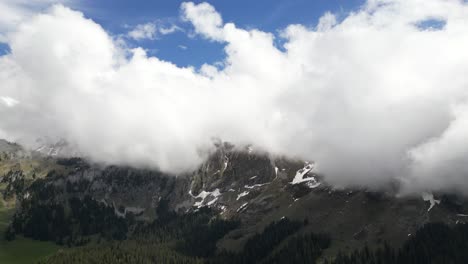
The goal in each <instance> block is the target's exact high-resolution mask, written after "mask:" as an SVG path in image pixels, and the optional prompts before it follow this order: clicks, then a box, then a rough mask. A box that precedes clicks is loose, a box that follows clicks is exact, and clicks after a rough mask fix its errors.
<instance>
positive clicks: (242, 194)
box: [236, 191, 249, 201]
mask: <svg viewBox="0 0 468 264" xmlns="http://www.w3.org/2000/svg"><path fill="white" fill-rule="evenodd" d="M248 194H249V192H247V191H244V192H242V193H240V194H239V195H237V199H236V201H239V199H240V198H242V197H244V196H246V195H248Z"/></svg>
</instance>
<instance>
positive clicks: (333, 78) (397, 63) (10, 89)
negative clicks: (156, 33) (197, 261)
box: [0, 0, 468, 193]
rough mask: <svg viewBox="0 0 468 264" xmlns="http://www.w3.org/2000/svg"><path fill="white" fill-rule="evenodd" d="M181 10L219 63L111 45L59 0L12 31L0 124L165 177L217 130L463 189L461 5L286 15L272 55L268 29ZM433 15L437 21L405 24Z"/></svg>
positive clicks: (195, 7) (373, 171)
mask: <svg viewBox="0 0 468 264" xmlns="http://www.w3.org/2000/svg"><path fill="white" fill-rule="evenodd" d="M181 9H182V14H183V18H184V19H185V20H186V21H189V22H190V23H191V24H192V25H193V26H194V29H195V32H196V33H197V34H200V35H202V36H204V37H205V38H207V39H209V40H211V41H218V42H222V43H225V45H226V46H225V52H226V57H225V60H224V63H223V65H224V67H222V68H218V67H215V66H214V65H208V64H206V65H204V66H203V67H202V68H201V69H200V70H199V71H196V70H194V69H193V68H180V67H177V66H176V65H174V64H172V63H170V62H165V61H162V60H160V59H158V58H157V57H148V56H147V55H146V54H145V52H144V51H143V50H142V49H134V50H131V51H129V50H125V49H124V48H121V47H119V46H118V45H117V44H116V43H115V42H114V41H113V38H112V36H109V35H108V34H107V33H106V32H105V31H104V30H103V29H102V28H101V27H100V26H99V25H98V24H96V23H95V22H93V21H91V20H89V19H86V18H84V17H83V15H82V14H81V13H79V12H76V11H72V10H70V9H68V8H66V7H63V6H60V5H58V6H54V7H53V8H52V9H50V10H49V11H48V12H46V13H44V14H41V15H37V16H35V17H33V18H32V19H30V20H29V21H27V22H24V23H22V24H21V25H20V26H18V27H16V28H15V30H14V31H13V33H12V34H11V35H10V36H9V38H8V44H9V45H10V47H11V54H7V55H4V56H3V57H0V83H2V85H1V86H0V96H1V97H2V98H11V99H13V100H15V101H18V102H19V103H18V104H17V105H15V106H14V107H3V108H2V107H1V105H0V120H2V121H1V122H0V131H3V133H5V134H6V135H8V136H9V137H10V139H20V140H22V141H23V142H34V139H36V138H37V137H45V136H49V137H60V138H65V139H67V140H68V141H69V142H71V143H72V144H74V145H76V146H78V148H79V149H80V151H82V152H83V153H84V154H85V155H87V156H89V157H90V158H92V159H94V160H96V161H102V162H111V163H126V164H132V165H137V166H153V167H158V168H160V169H162V170H164V171H170V172H175V173H179V172H183V171H187V170H190V169H193V168H195V167H196V166H197V165H198V164H199V163H200V162H201V161H202V160H203V159H204V158H205V155H206V153H207V151H209V150H210V149H211V147H212V142H211V141H212V138H222V139H224V140H226V141H231V142H233V143H235V144H238V145H242V144H248V143H253V144H255V145H256V146H258V148H261V149H264V150H267V151H269V152H271V153H274V154H285V155H290V156H295V157H300V158H303V159H306V160H314V161H316V162H317V163H318V165H319V168H320V170H321V171H322V172H323V173H324V174H325V175H326V178H327V180H328V181H330V182H331V183H334V184H336V185H340V186H349V185H365V186H371V187H377V186H382V185H384V184H386V183H388V182H392V181H399V182H401V183H402V184H403V189H404V190H405V191H421V190H436V191H458V192H464V193H467V192H466V190H468V165H467V164H468V152H467V151H466V149H468V136H466V135H468V114H466V113H467V109H468V105H467V103H466V99H467V91H468V90H467V86H468V78H467V77H466V72H465V69H466V68H468V51H467V50H466V47H467V46H468V35H467V34H466V32H467V30H468V6H467V4H466V3H464V2H462V1H455V0H451V1H444V0H424V1H422V0H369V1H368V2H367V3H366V4H365V5H364V6H363V7H362V8H361V9H360V10H358V11H356V12H353V13H351V14H349V15H347V16H346V17H344V18H343V19H342V20H341V21H337V19H336V17H335V16H334V15H333V14H330V13H326V14H324V16H323V17H322V18H321V19H320V20H319V22H318V23H317V26H316V27H314V28H307V27H305V26H302V25H290V26H288V27H287V28H286V29H284V30H283V32H282V34H281V37H282V38H284V41H285V44H284V51H282V50H280V49H278V48H277V47H276V46H275V44H274V39H275V36H274V35H273V34H271V33H268V32H262V31H260V30H255V29H253V30H246V29H242V28H238V27H237V26H236V25H235V24H233V23H223V20H222V18H221V15H220V14H219V13H218V12H217V11H216V10H215V9H214V7H213V6H211V5H210V4H207V3H202V4H194V3H184V4H182V6H181ZM434 19H435V20H440V21H443V22H444V26H443V27H442V28H440V29H433V28H421V27H420V26H418V25H421V23H422V22H425V21H428V20H434ZM71 29H73V32H74V34H69V32H70V30H71ZM129 52H130V53H131V56H130V57H129V56H127V55H128V53H129ZM193 56H196V54H193Z"/></svg>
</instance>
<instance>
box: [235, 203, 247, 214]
mask: <svg viewBox="0 0 468 264" xmlns="http://www.w3.org/2000/svg"><path fill="white" fill-rule="evenodd" d="M248 204H249V203H244V204H242V205H241V206H240V207H239V209H237V212H240V211H242V210H244V209H245V208H246V207H247V205H248Z"/></svg>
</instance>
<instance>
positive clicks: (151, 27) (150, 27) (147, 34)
mask: <svg viewBox="0 0 468 264" xmlns="http://www.w3.org/2000/svg"><path fill="white" fill-rule="evenodd" d="M128 36H129V37H130V38H132V39H134V40H142V39H155V38H156V24H155V23H146V24H139V25H137V26H136V27H135V28H134V29H132V30H131V31H130V32H128Z"/></svg>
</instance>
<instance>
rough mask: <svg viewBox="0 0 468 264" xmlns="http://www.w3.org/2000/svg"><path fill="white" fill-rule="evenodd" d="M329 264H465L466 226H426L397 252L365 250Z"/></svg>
mask: <svg viewBox="0 0 468 264" xmlns="http://www.w3.org/2000/svg"><path fill="white" fill-rule="evenodd" d="M329 263H333V264H373V263H375V264H406V263H408V264H409V263H411V264H446V263H450V264H455V263H457V264H458V263H460V264H462V263H468V224H459V225H456V226H454V227H449V226H447V225H445V224H441V223H431V224H426V225H425V226H424V227H423V228H421V229H420V230H418V231H417V232H416V234H415V235H414V236H412V237H411V238H409V239H408V240H407V241H406V242H405V244H404V245H403V246H402V247H401V248H400V249H393V248H391V247H389V246H388V245H385V246H384V247H382V248H379V249H376V250H370V249H369V248H368V247H365V248H364V249H362V250H358V251H355V252H353V253H351V254H349V255H345V254H339V255H338V256H337V258H336V259H335V260H334V261H331V262H329Z"/></svg>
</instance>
